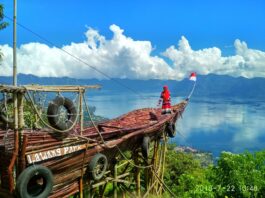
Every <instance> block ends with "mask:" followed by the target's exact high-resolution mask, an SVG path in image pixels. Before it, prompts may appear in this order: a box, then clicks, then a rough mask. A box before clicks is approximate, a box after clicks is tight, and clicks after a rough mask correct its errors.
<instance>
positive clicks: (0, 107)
mask: <svg viewBox="0 0 265 198" xmlns="http://www.w3.org/2000/svg"><path fill="white" fill-rule="evenodd" d="M13 102H14V100H13V98H7V100H6V101H5V100H4V99H3V100H2V101H1V102H0V119H1V120H2V121H3V122H4V123H5V124H9V125H12V124H13V123H14V118H13V117H8V116H7V114H8V112H7V109H6V107H5V103H6V105H7V106H8V105H10V104H13Z"/></svg>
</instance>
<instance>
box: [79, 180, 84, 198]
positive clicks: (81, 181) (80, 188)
mask: <svg viewBox="0 0 265 198" xmlns="http://www.w3.org/2000/svg"><path fill="white" fill-rule="evenodd" d="M79 198H83V178H82V177H81V178H80V180H79Z"/></svg>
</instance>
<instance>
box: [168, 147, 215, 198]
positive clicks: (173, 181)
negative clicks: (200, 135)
mask: <svg viewBox="0 0 265 198" xmlns="http://www.w3.org/2000/svg"><path fill="white" fill-rule="evenodd" d="M174 147H175V145H169V148H168V152H167V155H166V169H165V177H164V181H165V183H166V185H167V186H169V187H170V189H171V190H172V192H173V193H174V194H175V195H177V196H178V197H184V198H185V197H198V198H205V197H209V198H212V197H214V194H213V191H212V188H211V187H212V186H211V184H210V182H209V181H208V179H207V177H206V176H207V174H206V173H207V171H208V169H207V168H203V167H202V166H201V163H200V161H198V160H196V159H194V156H193V155H192V154H187V153H182V152H176V151H175V150H174Z"/></svg>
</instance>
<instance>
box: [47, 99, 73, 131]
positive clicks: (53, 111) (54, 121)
mask: <svg viewBox="0 0 265 198" xmlns="http://www.w3.org/2000/svg"><path fill="white" fill-rule="evenodd" d="M62 107H64V108H65V110H66V111H67V117H65V120H61V119H60V109H61V108H62ZM47 117H48V121H49V123H50V125H51V126H52V127H54V128H56V129H58V130H62V131H63V130H67V129H69V128H71V127H72V126H73V124H74V122H75V120H76V117H77V112H76V108H75V105H74V103H73V102H72V100H70V99H68V98H65V97H62V96H57V97H56V98H55V99H54V100H53V101H52V102H50V104H49V106H48V110H47Z"/></svg>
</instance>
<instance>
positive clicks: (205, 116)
mask: <svg viewBox="0 0 265 198" xmlns="http://www.w3.org/2000/svg"><path fill="white" fill-rule="evenodd" d="M98 93H99V94H91V95H90V94H88V103H89V105H91V106H95V107H96V112H95V114H96V115H100V116H104V117H107V118H115V117H117V116H120V115H122V114H124V113H126V112H128V111H132V110H134V109H138V108H144V107H156V105H157V102H158V99H159V95H160V93H147V94H144V98H143V97H141V96H138V95H135V94H131V93H124V94H122V95H120V94H118V93H117V94H115V93H114V94H113V93H104V92H103V93H100V91H99V92H98ZM142 95H143V94H142ZM182 99H184V97H182V98H181V97H175V98H173V99H172V103H177V102H179V101H181V100H182ZM176 128H177V131H178V132H177V135H176V137H175V138H173V139H171V140H170V142H174V143H177V145H181V146H191V147H193V148H196V149H198V150H202V151H209V152H212V153H213V155H214V156H215V157H217V156H219V154H220V152H222V151H230V152H234V153H241V152H244V151H245V150H249V151H251V152H252V151H258V150H262V149H264V146H265V144H264V142H265V102H264V101H257V100H251V99H249V100H247V99H235V98H218V99H216V98H214V99H213V98H196V97H193V98H191V100H190V103H189V105H188V107H187V108H186V111H185V113H184V114H183V119H179V120H178V122H177V127H176Z"/></svg>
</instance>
